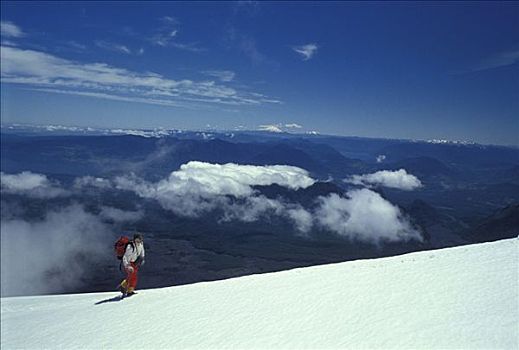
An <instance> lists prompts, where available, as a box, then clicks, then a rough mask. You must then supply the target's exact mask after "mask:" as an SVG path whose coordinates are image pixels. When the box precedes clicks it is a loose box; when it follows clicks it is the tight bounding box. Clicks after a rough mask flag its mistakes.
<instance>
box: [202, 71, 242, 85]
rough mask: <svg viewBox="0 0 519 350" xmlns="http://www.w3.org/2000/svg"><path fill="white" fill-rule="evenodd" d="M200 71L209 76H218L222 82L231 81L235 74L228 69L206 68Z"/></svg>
mask: <svg viewBox="0 0 519 350" xmlns="http://www.w3.org/2000/svg"><path fill="white" fill-rule="evenodd" d="M202 73H203V74H205V75H207V76H210V77H214V78H218V79H219V80H220V81H223V82H229V81H232V80H234V77H235V76H236V73H234V72H233V71H230V70H206V71H203V72H202Z"/></svg>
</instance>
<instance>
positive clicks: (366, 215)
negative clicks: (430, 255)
mask: <svg viewBox="0 0 519 350" xmlns="http://www.w3.org/2000/svg"><path fill="white" fill-rule="evenodd" d="M315 218H316V221H317V223H318V225H320V226H321V227H323V228H326V229H328V230H330V231H332V232H336V233H337V234H339V235H340V236H343V237H347V238H349V239H352V240H360V241H364V242H372V243H376V244H379V243H381V242H387V241H389V242H395V241H408V240H418V241H421V240H422V237H421V235H420V233H419V232H418V230H416V229H415V228H414V227H413V226H412V225H411V223H410V222H409V221H408V220H407V219H406V218H405V217H404V215H403V214H402V212H401V211H400V209H399V208H398V207H396V206H394V205H393V204H391V203H390V202H389V201H387V200H386V199H384V198H382V196H380V195H379V194H378V193H376V192H373V191H371V190H368V189H366V188H364V189H360V190H353V191H349V192H348V193H347V195H346V197H341V196H339V195H337V194H335V193H332V194H330V195H328V196H326V197H319V207H318V209H317V211H316V213H315Z"/></svg>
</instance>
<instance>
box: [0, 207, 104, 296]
mask: <svg viewBox="0 0 519 350" xmlns="http://www.w3.org/2000/svg"><path fill="white" fill-rule="evenodd" d="M0 234H1V242H2V244H1V295H2V296H8V295H30V294H45V293H57V292H62V291H63V290H70V289H71V288H75V287H78V286H80V285H81V283H83V282H82V281H81V279H82V277H83V274H84V273H85V272H87V271H86V268H87V266H88V261H90V262H91V261H94V260H95V259H96V257H103V256H104V257H106V256H110V255H109V254H110V252H109V251H108V249H110V247H111V244H109V242H111V240H112V239H113V237H112V235H111V233H110V230H109V227H108V226H106V225H105V224H103V223H102V222H101V221H100V219H99V218H98V217H97V216H94V215H92V214H89V213H87V212H86V211H85V210H84V209H83V207H81V206H80V205H77V204H76V205H71V206H69V207H66V208H63V209H61V210H59V211H53V212H49V213H47V215H46V216H45V218H44V219H43V220H38V221H24V220H20V219H7V220H4V219H3V220H2V222H1V230H0Z"/></svg>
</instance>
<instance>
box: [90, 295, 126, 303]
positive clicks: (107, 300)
mask: <svg viewBox="0 0 519 350" xmlns="http://www.w3.org/2000/svg"><path fill="white" fill-rule="evenodd" d="M121 300H123V296H122V295H118V296H115V297H113V298H110V299H105V300H101V301H98V302H97V303H95V305H100V304H104V303H113V302H116V301H121Z"/></svg>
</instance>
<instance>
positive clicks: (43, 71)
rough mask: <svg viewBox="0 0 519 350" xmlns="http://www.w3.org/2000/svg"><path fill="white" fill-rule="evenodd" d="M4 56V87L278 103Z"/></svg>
mask: <svg viewBox="0 0 519 350" xmlns="http://www.w3.org/2000/svg"><path fill="white" fill-rule="evenodd" d="M0 54H1V60H2V65H1V78H2V82H3V83H16V84H23V85H29V86H32V87H35V88H46V89H51V90H48V92H56V93H69V94H76V95H83V96H90V97H98V98H109V99H119V100H121V101H127V100H129V101H134V102H144V103H151V104H158V105H169V106H185V105H189V104H191V105H194V104H196V103H204V104H215V105H235V106H239V105H261V104H264V103H279V101H277V100H275V99H271V98H268V97H267V96H264V95H262V94H259V93H254V92H241V91H238V90H236V89H235V88H231V87H228V86H225V85H223V84H220V83H215V82H214V81H193V80H187V79H184V80H174V79H170V78H166V77H164V76H162V75H160V74H157V73H150V72H146V73H138V72H133V71H129V70H127V69H123V68H117V67H114V66H110V65H108V64H105V63H80V62H76V61H71V60H67V59H63V58H60V57H57V56H54V55H51V54H48V53H44V52H41V51H35V50H24V49H20V48H16V47H7V46H2V48H1V52H0Z"/></svg>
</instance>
